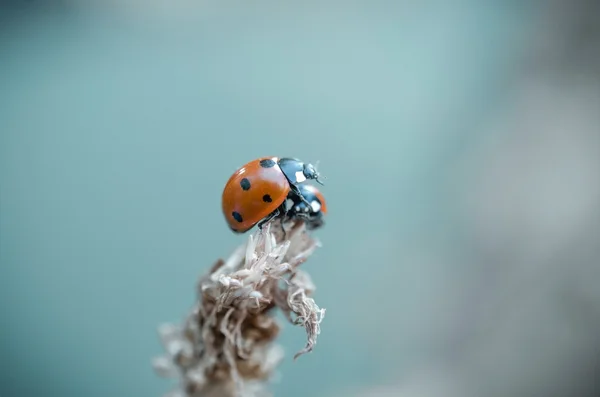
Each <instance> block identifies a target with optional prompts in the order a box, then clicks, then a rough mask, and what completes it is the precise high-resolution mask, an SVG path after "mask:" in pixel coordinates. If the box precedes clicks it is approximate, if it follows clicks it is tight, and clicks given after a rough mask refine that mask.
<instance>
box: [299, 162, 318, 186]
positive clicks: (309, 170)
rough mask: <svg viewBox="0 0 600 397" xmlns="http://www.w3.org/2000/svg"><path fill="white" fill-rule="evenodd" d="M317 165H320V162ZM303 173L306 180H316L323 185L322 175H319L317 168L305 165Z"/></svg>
mask: <svg viewBox="0 0 600 397" xmlns="http://www.w3.org/2000/svg"><path fill="white" fill-rule="evenodd" d="M317 165H319V162H317ZM302 173H303V174H304V177H305V178H306V179H314V180H315V181H317V183H319V184H321V185H323V182H322V181H321V180H320V179H319V178H320V177H321V174H319V172H318V171H317V168H316V167H315V166H314V165H312V164H309V163H305V164H304V167H303V169H302Z"/></svg>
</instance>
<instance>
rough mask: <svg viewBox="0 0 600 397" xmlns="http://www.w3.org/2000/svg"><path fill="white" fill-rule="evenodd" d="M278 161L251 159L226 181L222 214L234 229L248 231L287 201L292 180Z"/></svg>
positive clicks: (264, 158)
mask: <svg viewBox="0 0 600 397" xmlns="http://www.w3.org/2000/svg"><path fill="white" fill-rule="evenodd" d="M278 162H279V158H277V157H261V158H259V159H256V160H252V161H250V162H248V163H246V164H245V165H243V166H242V167H241V168H240V169H238V170H237V171H236V172H235V173H234V174H233V175H232V176H231V177H230V178H229V180H228V181H227V183H226V184H225V188H224V189H223V195H222V209H223V215H224V216H225V219H226V220H227V223H228V225H229V227H230V228H231V230H233V231H234V232H236V233H244V232H246V231H247V230H249V229H251V228H252V227H253V226H254V225H256V224H257V223H258V222H260V221H261V220H262V219H264V218H266V217H267V216H269V215H270V214H271V213H273V212H274V211H276V210H277V209H278V208H279V207H280V206H281V205H282V204H283V203H284V202H285V200H286V198H287V197H288V194H289V193H290V183H289V181H288V179H287V178H286V176H285V174H284V173H283V172H282V170H281V168H280V167H279V164H278Z"/></svg>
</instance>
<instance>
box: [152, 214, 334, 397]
mask: <svg viewBox="0 0 600 397" xmlns="http://www.w3.org/2000/svg"><path fill="white" fill-rule="evenodd" d="M278 226H279V225H277V226H273V230H271V227H272V226H271V224H270V223H269V224H266V225H265V226H264V227H263V230H262V231H261V230H257V231H256V232H255V233H254V234H252V235H250V236H249V238H248V241H247V242H246V243H245V244H244V245H242V246H241V247H239V248H238V249H237V250H236V251H235V252H234V253H233V254H232V255H231V256H230V257H229V258H228V259H227V260H225V261H224V260H219V261H218V262H217V263H216V264H215V265H214V266H213V267H212V269H210V271H209V273H208V274H207V275H205V276H204V277H202V278H201V279H200V282H199V284H198V301H197V302H196V304H195V306H194V307H193V309H192V310H191V312H190V314H189V315H188V317H187V319H186V320H185V322H184V323H183V324H181V325H170V324H169V325H163V326H161V327H160V328H159V334H160V337H161V340H162V343H163V345H164V348H165V351H166V354H165V355H164V356H162V357H159V358H156V359H155V360H154V368H155V370H156V372H157V373H158V374H159V375H161V376H164V377H172V378H178V379H179V386H178V387H177V389H175V390H173V391H171V392H170V393H169V394H167V396H168V397H191V396H193V397H200V396H203V397H204V396H207V397H208V396H223V397H228V396H232V397H234V396H235V397H238V396H239V397H242V396H243V397H259V396H269V395H270V393H269V392H268V390H267V387H266V386H267V383H268V381H269V379H270V378H271V377H272V376H273V375H274V372H275V369H276V367H277V366H278V364H279V363H280V362H281V360H282V359H283V356H284V354H283V349H282V348H281V346H279V345H277V344H275V343H274V341H275V339H276V337H277V335H278V333H279V329H280V326H279V324H278V323H277V321H276V320H275V318H274V317H273V314H274V313H273V311H274V310H275V309H277V308H279V309H280V310H281V311H282V312H283V313H284V314H285V316H286V318H288V319H289V321H290V322H291V323H292V324H296V325H299V326H303V327H304V328H305V330H306V333H307V343H306V346H305V347H304V348H303V349H302V350H300V351H299V352H298V353H296V355H295V356H294V359H295V358H297V357H298V356H300V355H302V354H305V353H308V352H310V351H312V349H313V347H314V346H315V344H316V342H317V336H318V335H319V333H320V323H321V321H322V320H323V316H324V314H325V309H321V308H319V306H317V304H316V303H315V301H314V300H313V298H311V294H312V293H313V291H314V290H315V286H314V284H313V283H312V281H311V279H310V276H309V275H308V274H307V273H305V272H303V271H301V270H299V269H298V266H299V265H300V264H302V263H303V262H304V261H306V260H307V259H308V257H309V256H310V255H311V254H312V253H313V252H314V251H315V249H316V248H317V247H318V246H319V242H318V241H317V240H316V239H315V238H314V237H311V236H310V235H309V233H308V231H307V230H306V229H305V227H304V224H303V223H302V222H299V223H297V224H295V225H293V227H292V228H291V230H287V233H286V235H285V239H283V238H282V237H283V233H282V232H281V231H280V229H279V228H278ZM167 396H165V397H167Z"/></svg>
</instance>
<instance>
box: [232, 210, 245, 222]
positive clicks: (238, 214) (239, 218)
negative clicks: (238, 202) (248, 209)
mask: <svg viewBox="0 0 600 397" xmlns="http://www.w3.org/2000/svg"><path fill="white" fill-rule="evenodd" d="M231 216H233V219H235V220H236V221H238V222H240V223H242V222H243V221H244V219H243V218H242V214H240V213H239V212H237V211H233V212H232V213H231Z"/></svg>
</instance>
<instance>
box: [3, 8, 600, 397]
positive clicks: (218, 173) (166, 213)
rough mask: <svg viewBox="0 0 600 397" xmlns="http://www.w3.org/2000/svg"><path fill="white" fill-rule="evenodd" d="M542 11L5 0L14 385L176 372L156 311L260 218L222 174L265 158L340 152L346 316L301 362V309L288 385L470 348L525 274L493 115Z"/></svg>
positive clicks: (383, 378)
mask: <svg viewBox="0 0 600 397" xmlns="http://www.w3.org/2000/svg"><path fill="white" fill-rule="evenodd" d="M109 4H112V6H110V5H109ZM540 19H541V16H540V8H539V7H537V6H534V3H525V2H506V1H504V2H503V1H487V2H481V1H472V0H461V1H455V2H440V1H425V2H395V3H394V2H389V3H388V2H369V5H367V3H361V2H347V3H344V4H342V3H328V4H321V5H317V4H316V3H315V4H309V3H291V2H289V3H285V2H282V3H276V2H252V3H250V2H246V3H229V5H228V6H227V5H223V6H216V5H214V4H212V3H209V2H204V5H202V4H196V5H194V4H193V3H190V2H181V3H179V2H177V4H175V2H174V4H173V5H172V6H169V5H166V4H162V5H161V4H160V3H158V2H152V3H148V5H147V6H143V5H141V4H139V3H136V2H127V3H125V2H124V3H123V4H118V3H114V2H113V3H106V4H105V5H104V6H100V5H98V4H96V5H93V4H85V3H74V2H73V3H69V2H63V3H60V4H57V5H56V6H53V7H51V6H39V5H35V4H33V3H31V4H29V5H23V3H21V4H20V5H18V6H14V7H12V8H11V9H9V8H8V7H5V8H4V9H3V11H2V17H1V18H0V22H1V28H0V32H1V41H0V68H1V73H0V189H1V190H0V194H1V196H0V199H1V200H0V209H1V212H0V260H1V265H0V313H1V317H2V326H1V328H0V357H1V360H0V366H1V368H0V381H1V382H0V395H1V396H2V397H4V396H39V395H47V396H54V395H56V396H65V397H66V396H86V397H93V396H115V397H116V396H152V395H154V396H159V395H161V394H162V393H163V392H165V391H166V390H168V389H169V388H170V386H171V384H170V383H169V381H166V380H164V379H161V378H159V377H157V376H156V375H155V374H154V372H153V371H152V368H151V359H152V358H153V357H154V356H157V355H160V354H162V353H163V348H162V346H161V345H160V344H159V341H158V337H157V333H156V328H157V326H158V325H159V324H161V323H163V322H178V321H180V320H181V319H182V318H183V317H184V316H185V314H186V313H187V310H188V309H189V308H190V307H191V305H192V304H193V300H194V296H195V295H194V286H195V280H196V279H197V277H198V276H200V275H201V274H202V273H203V272H205V271H206V270H207V268H208V267H209V266H210V265H212V264H213V263H214V261H215V260H216V259H217V258H219V257H225V256H226V255H228V254H229V253H230V252H231V251H232V250H233V249H234V248H235V247H236V246H237V245H238V244H240V243H241V242H242V241H243V239H245V238H246V236H235V235H233V234H232V233H231V232H230V231H229V230H228V229H227V227H226V225H225V223H224V221H223V219H222V215H221V212H220V195H221V191H222V187H223V184H224V182H225V181H226V180H227V178H228V177H229V176H230V174H231V173H232V172H233V171H234V170H235V169H236V168H237V167H238V166H240V165H242V164H243V163H245V162H247V161H249V160H251V159H253V158H256V157H259V156H264V155H274V156H293V157H299V158H301V159H303V160H306V161H309V162H313V163H314V162H316V161H317V160H320V171H321V172H322V173H323V174H324V175H326V176H327V180H326V186H325V187H323V188H322V191H323V192H324V194H325V195H326V197H327V200H328V206H329V210H330V215H329V216H328V218H327V224H326V227H325V228H323V229H322V230H320V231H318V232H317V235H318V237H319V239H320V240H321V241H322V242H323V247H322V248H321V249H319V250H318V252H317V253H316V254H315V255H314V256H313V257H312V258H311V259H310V260H309V261H308V262H307V263H306V264H305V269H306V270H307V271H309V272H310V274H311V275H312V277H313V280H314V281H315V283H316V284H317V287H318V289H317V293H316V296H315V298H316V301H317V303H318V304H319V305H320V306H321V307H324V308H326V309H327V315H326V317H325V320H324V322H323V324H322V334H321V336H320V338H319V341H318V345H317V347H316V349H315V351H314V353H313V354H311V355H308V356H304V357H302V358H300V359H299V360H298V361H296V362H293V361H292V359H291V357H292V355H293V353H294V352H295V351H297V350H298V349H300V348H301V347H302V346H303V344H304V339H305V334H304V331H303V330H302V329H301V328H294V327H292V326H291V325H286V326H285V330H284V332H283V333H282V336H281V338H280V342H281V343H282V344H283V345H284V347H285V348H286V351H287V356H286V359H285V360H284V362H283V364H282V365H281V367H280V374H281V379H280V381H279V382H278V383H276V384H275V385H274V386H273V390H274V391H275V392H276V395H285V396H286V397H296V396H298V397H299V396H305V395H307V394H306V393H307V390H310V391H311V392H310V393H309V395H315V396H329V395H347V394H346V392H350V391H353V392H354V391H357V390H362V389H364V388H368V387H369V386H370V385H378V384H390V383H395V382H397V381H398V380H399V379H401V378H402V376H403V375H404V374H406V373H408V372H410V371H412V370H414V369H415V368H420V367H422V366H424V365H426V364H427V363H429V362H432V360H433V361H434V362H435V361H436V360H440V361H444V360H449V361H450V362H452V360H453V357H455V355H456V354H458V353H457V351H458V350H460V346H461V343H462V342H461V341H463V340H465V339H469V338H470V334H469V330H470V329H471V326H469V323H470V322H478V321H481V322H482V323H484V324H486V323H485V321H487V320H483V319H480V318H477V319H473V318H471V316H470V314H469V313H470V310H471V309H469V307H471V306H470V305H472V306H473V307H475V308H474V309H472V310H476V307H477V305H478V304H479V303H478V302H481V300H480V298H477V291H479V290H489V289H493V288H494V285H495V284H496V282H497V280H498V279H500V280H502V277H497V276H496V275H495V274H496V273H495V272H497V271H498V270H497V268H495V267H494V266H492V265H491V263H493V261H492V262H490V261H489V260H488V259H489V258H490V257H491V258H493V257H497V256H496V254H498V253H499V252H500V251H502V249H506V250H508V251H511V250H512V249H513V248H511V247H513V246H510V243H511V241H513V240H511V239H507V240H506V241H504V240H503V241H504V243H506V245H505V246H501V245H502V244H500V243H498V244H499V245H498V246H495V248H493V249H492V248H489V247H488V249H490V250H491V251H490V252H488V253H487V254H486V255H488V256H485V255H484V254H482V252H481V251H485V250H486V248H485V247H483V248H482V244H483V243H481V244H480V243H479V242H478V241H477V238H478V237H477V236H478V234H479V233H481V230H479V229H478V228H477V227H475V226H473V225H472V219H471V215H470V208H471V205H472V204H474V203H476V202H477V200H475V202H471V201H469V200H468V198H469V197H470V196H471V195H472V194H475V193H474V192H475V190H476V186H477V185H476V184H475V182H473V184H472V183H471V180H470V175H472V174H471V172H473V171H476V170H477V169H479V168H485V167H487V166H486V165H485V159H486V157H485V156H483V157H481V156H479V153H480V148H481V147H482V145H487V146H486V147H488V148H489V147H491V148H492V149H490V151H489V152H486V153H494V149H493V148H494V147H495V146H494V145H496V144H498V145H499V143H497V142H503V139H504V138H502V137H503V136H504V135H505V134H507V131H504V130H502V129H496V130H495V129H493V128H487V125H488V124H489V123H490V121H489V120H491V119H501V118H502V117H503V116H502V115H503V114H504V113H502V112H503V111H506V110H505V109H506V108H507V107H508V106H510V105H511V101H512V97H511V96H510V94H511V93H512V92H513V91H512V90H514V89H515V76H516V75H517V74H518V73H519V72H520V71H521V69H522V68H523V67H525V65H527V62H525V60H526V59H527V58H526V56H527V54H528V51H529V50H530V48H531V41H530V37H531V35H532V34H533V32H534V29H539V26H538V24H539V23H540ZM499 109H500V110H499ZM502 109H504V110H502ZM539 142H542V141H539ZM478 156H479V157H478ZM591 156H592V157H594V156H595V155H594V154H593V153H592V155H591ZM465 170H466V171H465ZM516 174H518V172H517V173H516ZM457 175H458V176H457ZM461 176H462V177H461ZM457 178H459V179H460V181H459V182H460V183H458V182H457ZM482 179H483V180H485V179H486V178H480V179H477V181H478V182H477V183H480V182H482ZM486 208H487V207H486ZM482 211H483V213H486V211H488V213H494V209H493V207H489V208H488V209H484V210H482ZM507 213H510V211H508V212H507ZM473 216H474V215H473ZM490 222H492V223H493V222H494V221H493V220H491V221H490ZM515 227H516V228H518V226H515ZM525 238H527V236H526V237H525ZM490 241H493V239H492V240H490ZM502 252H504V251H502ZM482 258H487V259H482ZM499 262H501V260H499ZM498 267H502V266H498ZM509 267H510V266H509ZM494 280H496V281H494ZM508 284H509V285H512V284H510V283H508ZM517 306H518V304H515V307H517ZM548 346H552V343H549V344H548ZM542 350H543V349H542ZM509 361H510V360H509ZM517 361H518V360H517ZM517 361H515V362H517ZM509 383H510V382H509ZM417 394H418V393H417ZM509 394H510V393H509ZM415 395H416V394H415ZM475 395H477V394H475ZM479 395H480V396H484V395H491V394H479ZM513 395H518V393H517V394H513Z"/></svg>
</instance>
